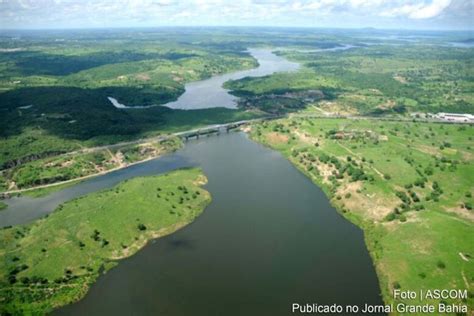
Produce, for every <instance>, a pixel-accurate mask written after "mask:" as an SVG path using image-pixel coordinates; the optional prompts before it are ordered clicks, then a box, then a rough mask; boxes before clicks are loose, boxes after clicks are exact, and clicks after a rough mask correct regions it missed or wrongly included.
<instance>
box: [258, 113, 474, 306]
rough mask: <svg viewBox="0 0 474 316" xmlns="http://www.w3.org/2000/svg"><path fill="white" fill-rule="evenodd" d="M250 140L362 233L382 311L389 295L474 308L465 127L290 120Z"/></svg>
mask: <svg viewBox="0 0 474 316" xmlns="http://www.w3.org/2000/svg"><path fill="white" fill-rule="evenodd" d="M250 133H251V137H252V138H253V139H255V140H257V141H259V142H261V143H263V144H265V145H268V146H270V147H272V148H274V149H276V150H278V151H280V152H282V153H283V154H284V155H285V156H286V157H287V158H288V159H289V160H290V161H291V162H292V163H293V164H295V165H296V166H297V167H298V168H299V169H300V170H301V171H302V172H304V173H305V174H306V175H307V176H308V177H310V178H311V179H312V180H313V181H314V182H315V183H317V184H318V185H319V186H320V187H322V188H323V190H324V191H325V192H326V194H327V195H328V197H329V198H330V200H331V202H332V204H333V205H334V206H336V208H337V209H338V210H339V211H340V212H341V214H343V215H344V216H345V217H346V218H348V219H349V220H351V221H352V222H354V223H355V224H357V225H358V226H360V227H361V228H363V229H364V232H365V239H366V244H367V246H368V249H369V251H370V254H371V256H372V258H373V261H374V264H375V267H376V270H377V274H378V277H379V281H380V286H381V289H382V293H383V298H384V301H385V302H386V303H392V302H395V303H400V302H402V301H400V300H398V301H395V300H394V298H393V295H392V293H393V289H396V288H401V289H402V290H415V291H416V290H420V289H444V288H447V289H462V290H464V289H465V290H468V291H469V293H470V294H469V298H468V299H467V300H465V301H461V300H449V299H447V300H444V301H445V302H446V303H449V304H451V303H454V304H467V305H468V306H469V307H470V310H472V309H473V308H474V299H473V296H474V292H473V290H472V289H473V287H474V211H473V198H472V196H473V194H474V190H473V186H472V184H473V183H474V149H473V148H472V146H473V145H474V142H473V138H474V128H473V127H472V126H466V125H463V126H460V125H448V124H435V123H418V122H387V121H377V120H363V119H360V120H353V119H314V118H304V117H303V118H301V117H293V118H289V119H283V120H278V121H271V122H265V123H261V124H256V125H254V126H253V127H252V130H251V132H250ZM431 302H432V303H435V301H431ZM405 303H413V301H405ZM415 303H421V302H420V301H415ZM423 303H430V301H424V302H423ZM436 303H438V302H436Z"/></svg>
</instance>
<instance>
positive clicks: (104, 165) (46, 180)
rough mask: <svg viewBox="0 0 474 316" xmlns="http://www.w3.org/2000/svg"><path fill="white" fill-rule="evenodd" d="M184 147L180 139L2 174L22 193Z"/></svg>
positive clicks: (63, 158)
mask: <svg viewBox="0 0 474 316" xmlns="http://www.w3.org/2000/svg"><path fill="white" fill-rule="evenodd" d="M180 146H181V141H180V140H179V139H178V138H176V137H175V138H170V139H167V140H162V141H159V142H150V143H142V144H140V145H133V146H122V147H120V148H117V149H112V150H110V149H101V150H98V151H95V152H92V153H87V152H86V153H74V154H65V155H60V156H55V157H50V158H43V159H38V160H34V161H31V162H26V163H23V164H21V165H19V166H17V167H13V168H10V169H7V170H5V171H3V172H2V174H1V175H2V178H3V182H4V183H5V184H4V187H7V188H9V190H21V189H27V188H31V187H41V186H44V185H48V184H54V183H58V182H64V181H71V180H79V179H81V178H84V177H87V176H91V175H97V174H103V173H105V172H107V171H110V170H113V169H117V168H121V167H125V166H128V165H129V164H131V163H135V162H138V161H142V160H146V159H150V158H154V157H158V156H160V155H162V154H164V153H168V152H172V151H175V150H176V149H178V148H179V147H180Z"/></svg>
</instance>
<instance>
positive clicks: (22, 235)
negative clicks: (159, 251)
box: [0, 169, 211, 315]
mask: <svg viewBox="0 0 474 316" xmlns="http://www.w3.org/2000/svg"><path fill="white" fill-rule="evenodd" d="M206 181H207V180H206V177H205V176H204V174H203V173H202V172H201V171H200V170H199V169H185V170H179V171H174V172H171V173H167V174H164V175H161V176H151V177H141V178H134V179H132V180H128V181H124V182H121V183H120V184H119V185H117V186H115V187H113V188H111V189H108V190H104V191H99V192H97V193H92V194H89V195H86V196H84V197H80V198H77V199H75V200H72V201H69V202H66V203H64V204H63V205H60V206H59V207H58V208H57V209H56V210H55V211H54V212H53V213H51V214H50V215H49V216H47V217H46V218H44V219H41V220H38V221H35V222H34V223H32V224H30V225H23V226H15V227H13V228H6V229H3V230H1V231H0V245H1V247H0V248H1V252H0V256H1V257H2V258H4V259H5V260H2V262H0V280H1V287H0V292H1V295H0V296H1V297H2V302H1V304H0V305H1V306H2V307H1V309H0V310H1V311H2V312H5V313H11V314H13V315H20V314H44V313H45V312H48V311H51V310H52V309H53V308H57V307H59V306H62V305H65V304H68V303H71V302H74V301H77V300H79V299H80V298H82V297H83V296H84V295H85V294H86V293H87V290H88V288H89V286H90V285H91V284H92V283H94V282H95V280H96V279H97V278H98V277H99V275H100V274H101V273H102V271H107V270H109V269H110V268H112V267H113V266H115V265H116V261H117V260H120V259H123V258H126V257H129V256H132V255H133V254H135V253H136V252H137V251H138V250H140V249H141V248H143V247H144V246H145V245H146V244H147V242H148V241H150V240H152V239H155V238H158V237H161V236H165V235H168V234H171V233H173V232H174V231H176V230H178V229H180V228H182V227H184V226H186V225H188V224H189V223H191V222H192V221H193V220H194V219H195V218H196V217H197V216H198V215H199V214H201V213H202V211H203V210H204V208H205V207H206V206H207V205H208V204H209V202H210V200H211V197H210V194H209V193H208V192H207V191H206V190H204V189H202V188H201V186H202V185H204V184H205V183H206Z"/></svg>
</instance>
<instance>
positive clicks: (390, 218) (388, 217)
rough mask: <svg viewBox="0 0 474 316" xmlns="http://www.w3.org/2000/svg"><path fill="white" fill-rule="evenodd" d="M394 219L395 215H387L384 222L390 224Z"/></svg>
mask: <svg viewBox="0 0 474 316" xmlns="http://www.w3.org/2000/svg"><path fill="white" fill-rule="evenodd" d="M395 218H397V216H396V215H395V213H389V214H388V215H387V216H385V220H386V221H387V222H391V221H393V220H394V219H395Z"/></svg>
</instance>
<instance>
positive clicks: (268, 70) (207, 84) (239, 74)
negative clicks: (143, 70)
mask: <svg viewBox="0 0 474 316" xmlns="http://www.w3.org/2000/svg"><path fill="white" fill-rule="evenodd" d="M247 51H248V53H249V54H250V55H251V56H252V57H253V58H255V59H256V60H257V61H258V67H257V68H253V69H248V70H241V71H236V72H231V73H227V74H223V75H217V76H213V77H211V78H209V79H205V80H200V81H193V82H189V83H187V84H186V85H185V92H184V93H183V94H182V95H180V96H179V98H178V99H177V100H176V101H173V102H169V103H166V104H163V106H167V107H169V108H172V109H181V110H196V109H206V108H215V107H225V108H230V109H236V108H237V100H238V98H237V97H236V96H233V95H231V94H230V93H229V90H227V89H224V88H223V86H222V85H223V84H224V82H226V81H228V80H238V79H242V78H244V77H262V76H267V75H271V74H273V73H276V72H291V71H295V70H297V69H298V68H299V67H300V65H299V64H298V63H295V62H292V61H289V60H287V59H286V58H283V57H280V56H278V55H275V54H274V53H273V52H272V50H271V49H266V48H249V49H248V50H247ZM109 101H110V102H111V103H112V104H113V105H114V106H115V107H117V108H119V109H127V108H129V109H130V108H144V107H145V108H146V107H150V106H126V105H125V104H121V103H120V102H119V100H116V99H115V98H113V97H109Z"/></svg>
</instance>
